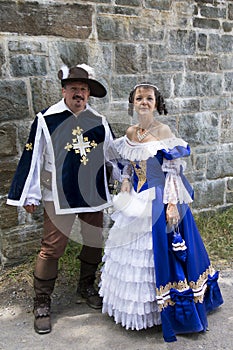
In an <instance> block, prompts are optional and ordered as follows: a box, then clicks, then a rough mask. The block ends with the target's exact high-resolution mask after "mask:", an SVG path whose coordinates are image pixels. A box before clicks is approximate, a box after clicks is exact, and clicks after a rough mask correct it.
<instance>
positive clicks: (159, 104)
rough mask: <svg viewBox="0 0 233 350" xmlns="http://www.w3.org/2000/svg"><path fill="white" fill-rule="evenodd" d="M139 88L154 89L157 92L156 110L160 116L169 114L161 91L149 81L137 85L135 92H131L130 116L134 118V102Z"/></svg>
mask: <svg viewBox="0 0 233 350" xmlns="http://www.w3.org/2000/svg"><path fill="white" fill-rule="evenodd" d="M138 87H144V88H146V89H148V88H153V89H154V92H155V99H156V108H157V111H158V113H159V114H163V113H164V114H165V115H166V114H167V113H168V111H167V108H166V105H165V102H164V98H163V96H162V95H161V93H160V91H159V89H158V88H157V87H156V86H155V85H154V84H152V83H149V82H148V81H145V82H142V83H140V84H137V85H136V86H135V87H134V88H133V90H132V91H131V92H130V94H129V106H128V114H129V115H130V116H133V100H134V95H135V91H136V89H137V88H138Z"/></svg>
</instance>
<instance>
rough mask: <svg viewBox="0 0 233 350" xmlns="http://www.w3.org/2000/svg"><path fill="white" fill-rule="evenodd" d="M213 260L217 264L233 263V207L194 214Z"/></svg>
mask: <svg viewBox="0 0 233 350" xmlns="http://www.w3.org/2000/svg"><path fill="white" fill-rule="evenodd" d="M194 217H195V220H196V223H197V226H198V229H199V231H200V233H201V235H202V238H203V241H204V243H205V247H206V249H207V251H208V254H209V256H210V259H211V261H212V262H213V264H214V265H217V266H220V267H221V266H223V267H224V266H229V267H232V265H233V207H231V208H229V209H227V210H224V211H221V212H220V211H219V212H215V213H213V212H211V213H209V212H208V213H201V214H198V215H194Z"/></svg>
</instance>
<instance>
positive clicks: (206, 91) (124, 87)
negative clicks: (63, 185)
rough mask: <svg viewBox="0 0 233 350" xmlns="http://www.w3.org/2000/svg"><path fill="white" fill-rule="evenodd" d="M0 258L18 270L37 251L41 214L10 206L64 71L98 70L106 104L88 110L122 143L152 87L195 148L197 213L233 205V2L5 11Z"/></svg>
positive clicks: (0, 46) (55, 3) (192, 167)
mask: <svg viewBox="0 0 233 350" xmlns="http://www.w3.org/2000/svg"><path fill="white" fill-rule="evenodd" d="M0 34H1V35H0V91H1V100H0V175H1V187H0V216H1V231H0V256H1V261H2V263H3V264H7V263H9V264H11V263H15V262H19V261H20V260H21V259H23V258H24V257H25V256H27V255H28V254H31V252H33V251H35V250H36V249H38V246H39V245H38V243H39V239H40V233H41V211H42V210H39V211H38V213H37V214H36V215H33V216H30V215H26V214H25V212H24V211H23V210H22V209H21V208H15V207H9V206H6V204H5V202H6V197H7V193H8V189H9V185H10V182H11V180H12V176H13V174H14V171H15V167H16V165H17V163H18V159H19V156H20V154H21V151H22V147H23V145H24V144H25V141H26V139H27V135H28V129H29V126H30V123H31V121H32V120H33V119H34V116H35V113H36V112H38V111H40V110H41V109H42V108H45V107H46V106H48V105H50V104H52V103H54V102H56V101H57V100H58V99H60V97H61V93H60V90H61V89H60V85H59V81H58V79H57V71H58V69H59V68H60V66H61V65H62V64H64V63H65V64H67V65H75V64H77V63H83V62H85V63H88V64H89V65H91V66H93V67H95V70H96V72H98V77H99V80H100V81H101V82H102V83H103V84H104V85H105V86H106V87H107V89H108V95H107V97H105V98H104V99H102V100H101V101H97V100H94V99H93V100H92V101H91V103H92V105H93V106H94V107H95V108H96V109H98V110H99V111H100V112H102V113H103V114H105V115H106V116H107V117H108V119H109V121H110V122H111V123H112V125H113V128H114V130H115V132H116V134H117V135H121V134H122V133H123V131H124V130H125V128H126V127H127V125H128V124H129V123H130V122H132V121H131V120H130V119H129V118H128V116H127V97H128V92H129V91H130V89H131V87H132V86H134V84H135V83H137V82H138V81H142V80H149V81H152V82H154V83H155V84H156V85H158V86H159V88H160V90H161V91H162V92H163V94H164V96H165V98H166V102H167V106H168V109H169V116H168V117H166V118H165V117H163V118H162V119H163V120H165V121H166V122H168V123H169V124H170V126H171V127H172V128H173V129H174V131H175V132H177V133H178V134H179V135H180V136H181V137H182V138H184V139H185V140H187V141H188V142H189V143H190V145H191V148H192V155H191V157H190V159H189V160H188V163H187V172H186V173H187V176H188V178H189V180H190V181H191V183H192V185H193V186H194V189H195V202H194V204H193V209H194V210H213V209H218V208H226V207H227V206H230V205H232V204H233V157H232V151H233V129H232V126H233V112H232V103H233V97H232V92H233V1H224V0H196V1H193V0H192V1H191V0H186V1H178V0H177V1H171V0H102V1H101V0H96V1H72V0H67V1H62V0H51V1H49V0H37V1H25V0H21V1H16V0H12V1H9V0H8V1H4V0H1V1H0Z"/></svg>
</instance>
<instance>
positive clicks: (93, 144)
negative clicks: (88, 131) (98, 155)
mask: <svg viewBox="0 0 233 350" xmlns="http://www.w3.org/2000/svg"><path fill="white" fill-rule="evenodd" d="M91 146H92V147H93V148H96V147H97V143H96V142H95V141H94V140H93V141H91Z"/></svg>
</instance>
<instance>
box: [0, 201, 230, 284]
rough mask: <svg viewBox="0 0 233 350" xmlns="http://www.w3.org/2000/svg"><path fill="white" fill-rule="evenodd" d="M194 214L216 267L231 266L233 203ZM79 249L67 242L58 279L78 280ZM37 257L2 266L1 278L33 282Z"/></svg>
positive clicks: (63, 282) (65, 282)
mask: <svg viewBox="0 0 233 350" xmlns="http://www.w3.org/2000/svg"><path fill="white" fill-rule="evenodd" d="M194 217H195V220H196V223H197V226H198V229H199V231H200V233H201V236H202V238H203V241H204V243H205V246H206V249H207V251H208V254H209V256H210V259H211V261H212V263H213V265H214V267H215V268H216V269H223V268H228V267H231V268H232V266H233V207H232V208H230V209H227V210H224V211H222V212H214V213H213V212H211V213H210V212H205V213H200V214H198V215H197V214H195V215H194ZM80 249H81V245H80V244H78V243H76V242H74V241H70V242H69V243H68V245H67V247H66V251H65V254H64V255H63V256H62V257H61V259H60V260H59V275H58V283H62V284H76V283H77V279H78V276H79V267H80V262H79V259H78V258H77V257H78V254H79V252H80ZM35 259H36V257H35V256H32V257H30V258H29V259H28V260H27V261H26V262H25V263H24V264H20V265H19V266H14V267H12V268H11V267H7V268H6V269H3V270H2V272H3V275H2V277H1V278H0V281H3V279H4V280H7V279H8V278H10V279H11V280H13V281H14V282H15V283H17V281H20V280H22V279H25V278H26V280H28V282H29V283H30V284H32V275H33V269H34V263H35ZM0 275H1V274H0ZM8 281H9V279H8Z"/></svg>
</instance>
